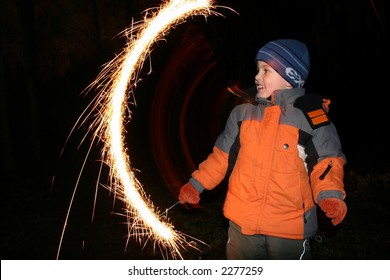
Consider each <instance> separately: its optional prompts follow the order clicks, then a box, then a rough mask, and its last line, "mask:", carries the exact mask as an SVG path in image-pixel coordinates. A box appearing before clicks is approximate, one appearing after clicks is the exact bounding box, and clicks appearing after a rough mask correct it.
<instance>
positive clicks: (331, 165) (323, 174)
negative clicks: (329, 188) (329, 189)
mask: <svg viewBox="0 0 390 280" xmlns="http://www.w3.org/2000/svg"><path fill="white" fill-rule="evenodd" d="M332 167H333V163H332V161H330V162H329V164H328V166H327V167H326V169H325V171H324V173H322V174H321V176H320V177H319V179H320V180H324V179H325V176H326V175H327V174H328V173H329V171H330V169H331V168H332Z"/></svg>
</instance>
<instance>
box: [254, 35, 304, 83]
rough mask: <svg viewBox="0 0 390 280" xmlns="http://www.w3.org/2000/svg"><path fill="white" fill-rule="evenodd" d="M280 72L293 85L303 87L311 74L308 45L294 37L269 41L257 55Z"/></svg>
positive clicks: (257, 57)
mask: <svg viewBox="0 0 390 280" xmlns="http://www.w3.org/2000/svg"><path fill="white" fill-rule="evenodd" d="M259 60H261V61H264V62H266V63H267V64H269V65H270V66H271V67H272V68H274V69H275V71H276V72H278V73H279V75H281V76H282V77H283V78H284V79H285V80H286V81H288V82H289V83H290V84H291V85H292V87H294V88H297V87H303V85H304V83H305V81H306V78H307V76H308V75H309V67H310V57H309V51H308V49H307V47H306V45H305V44H304V43H302V42H300V41H297V40H293V39H281V40H275V41H271V42H268V43H267V44H265V46H264V47H262V48H261V49H260V50H259V51H258V52H257V55H256V61H259Z"/></svg>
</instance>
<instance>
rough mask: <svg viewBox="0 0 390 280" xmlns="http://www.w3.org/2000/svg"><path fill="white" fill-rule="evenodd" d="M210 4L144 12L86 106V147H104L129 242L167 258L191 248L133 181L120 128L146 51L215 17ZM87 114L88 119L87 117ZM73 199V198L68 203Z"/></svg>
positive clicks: (186, 0) (196, 0) (177, 3)
mask: <svg viewBox="0 0 390 280" xmlns="http://www.w3.org/2000/svg"><path fill="white" fill-rule="evenodd" d="M212 2H213V1H212V0H171V1H167V2H165V4H163V5H162V6H161V7H160V8H158V9H156V10H155V11H153V10H148V11H147V13H146V15H145V17H144V20H143V21H142V22H140V23H137V24H133V25H132V27H131V28H129V29H127V30H125V31H124V34H125V35H126V36H127V37H128V43H127V46H126V47H125V49H124V50H123V51H122V53H121V54H120V55H119V56H118V57H116V58H115V59H114V60H112V61H111V62H109V63H108V64H106V65H105V67H104V68H103V71H102V72H101V73H100V74H99V75H98V77H97V79H96V80H95V81H94V82H93V83H92V84H91V85H90V87H94V86H96V87H99V88H101V90H100V92H99V94H98V96H97V97H95V99H94V100H93V102H92V103H91V104H90V105H89V106H88V107H91V106H92V109H94V110H95V109H97V112H98V114H97V116H95V119H94V121H93V123H92V124H91V126H90V129H91V131H93V139H92V140H93V141H92V142H95V140H96V139H98V140H100V141H102V142H103V144H104V146H103V152H102V159H103V162H105V163H106V164H107V165H108V166H109V168H110V178H112V180H111V185H110V186H106V187H107V188H108V189H109V190H110V191H113V192H114V193H115V197H116V198H117V199H120V200H122V201H123V202H125V205H126V209H125V211H126V216H127V218H128V221H129V223H128V233H129V238H130V236H135V237H136V238H137V239H138V240H139V241H141V240H145V239H146V241H148V240H154V242H155V243H157V244H158V246H159V247H160V250H161V251H163V250H164V251H165V252H168V253H170V254H171V256H172V257H173V258H178V257H179V258H182V255H181V253H180V249H181V248H184V247H185V246H186V245H189V246H191V247H193V246H194V245H193V244H192V242H187V241H186V239H185V237H186V236H187V235H185V234H183V233H180V232H178V231H175V230H174V227H173V226H172V225H171V224H170V223H169V222H168V221H167V220H165V221H163V220H162V219H160V217H161V216H162V215H160V214H159V213H158V211H157V210H156V209H155V208H154V206H153V204H152V202H151V201H150V199H149V198H148V197H147V196H146V194H145V192H144V191H143V188H142V185H141V184H140V182H139V181H138V180H137V178H136V177H135V175H134V172H133V170H132V168H131V165H130V159H129V157H128V155H127V153H126V148H125V145H124V143H123V138H124V135H125V129H124V124H125V123H126V121H127V120H129V119H130V117H131V116H130V113H131V112H130V110H129V108H128V106H127V100H128V99H129V97H130V96H132V94H133V93H134V89H135V87H136V84H137V82H138V81H139V79H138V73H139V72H140V69H141V68H142V65H143V63H144V61H145V59H146V58H147V57H148V56H149V54H150V52H151V47H152V45H153V44H154V43H155V42H156V41H158V40H161V39H162V38H163V36H164V35H165V34H166V33H167V32H168V31H169V29H171V28H172V27H173V26H175V25H177V24H179V23H181V22H183V21H184V20H185V19H186V18H188V17H191V16H195V15H203V16H205V17H206V16H208V15H210V14H218V13H216V12H215V11H213V10H212V8H214V6H213V3H212ZM148 15H149V16H148ZM136 31H137V32H136ZM134 34H135V35H134ZM133 98H134V97H133ZM87 109H88V108H87ZM87 109H86V110H87ZM86 110H85V111H84V113H83V115H85V113H86ZM91 114H92V113H89V114H88V115H87V117H90V116H91ZM126 118H127V120H126ZM79 121H80V118H79V120H78V122H79ZM90 148H91V146H90ZM73 197H74V194H73V196H72V200H73ZM174 205H176V204H174ZM174 205H173V206H174ZM173 206H172V207H173ZM68 214H69V212H68ZM67 216H68V215H67ZM65 225H66V222H65ZM61 242H62V238H61ZM60 246H61V245H60ZM58 253H59V250H58ZM57 258H58V255H57Z"/></svg>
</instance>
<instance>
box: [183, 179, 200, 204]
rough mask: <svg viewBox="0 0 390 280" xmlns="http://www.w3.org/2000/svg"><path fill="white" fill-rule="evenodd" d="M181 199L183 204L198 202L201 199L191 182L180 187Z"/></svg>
mask: <svg viewBox="0 0 390 280" xmlns="http://www.w3.org/2000/svg"><path fill="white" fill-rule="evenodd" d="M179 201H180V203H181V204H185V203H189V204H191V205H192V204H194V205H195V204H198V203H199V201H200V194H199V192H198V191H197V190H196V189H195V188H194V187H193V186H192V185H191V183H190V182H188V183H187V184H185V185H184V186H182V187H181V189H180V194H179Z"/></svg>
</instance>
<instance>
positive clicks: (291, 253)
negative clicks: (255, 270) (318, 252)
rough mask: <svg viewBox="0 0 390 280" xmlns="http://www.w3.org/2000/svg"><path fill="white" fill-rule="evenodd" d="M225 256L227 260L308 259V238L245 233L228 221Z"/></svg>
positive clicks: (309, 257)
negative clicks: (297, 238)
mask: <svg viewBox="0 0 390 280" xmlns="http://www.w3.org/2000/svg"><path fill="white" fill-rule="evenodd" d="M228 236H229V239H228V242H227V244H226V257H227V259H228V260H267V259H269V260H300V259H302V260H310V259H311V253H310V242H309V240H308V239H304V240H294V239H286V238H278V237H273V236H266V235H261V234H256V235H245V234H242V233H241V228H240V227H239V226H238V225H236V224H235V223H233V222H231V221H229V232H228Z"/></svg>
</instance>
